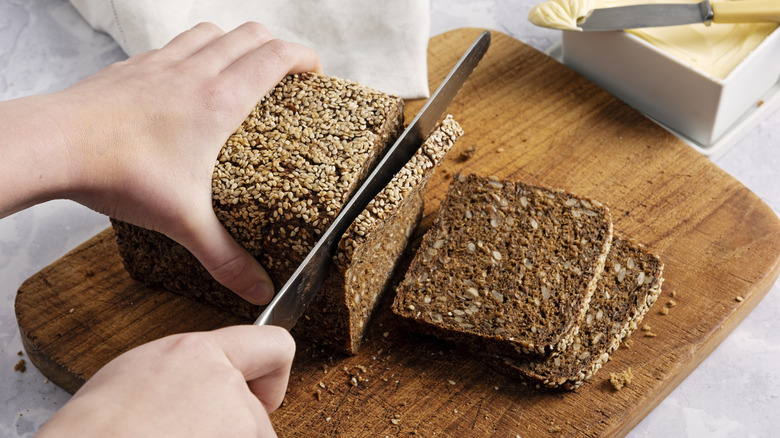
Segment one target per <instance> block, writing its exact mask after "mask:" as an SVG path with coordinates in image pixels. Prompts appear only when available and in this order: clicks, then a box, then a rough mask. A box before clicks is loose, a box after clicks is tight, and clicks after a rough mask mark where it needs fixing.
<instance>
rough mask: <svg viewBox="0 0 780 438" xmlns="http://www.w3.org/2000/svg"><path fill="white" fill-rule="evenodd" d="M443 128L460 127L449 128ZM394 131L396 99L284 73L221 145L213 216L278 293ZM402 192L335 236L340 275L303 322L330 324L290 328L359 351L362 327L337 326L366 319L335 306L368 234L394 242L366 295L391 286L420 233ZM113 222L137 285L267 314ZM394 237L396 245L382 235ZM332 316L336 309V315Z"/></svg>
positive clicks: (252, 314) (175, 249)
mask: <svg viewBox="0 0 780 438" xmlns="http://www.w3.org/2000/svg"><path fill="white" fill-rule="evenodd" d="M448 123H449V125H448V126H451V125H453V124H454V125H455V126H457V123H455V122H454V121H450V122H448ZM401 129H403V101H402V100H401V99H399V98H396V97H393V96H388V95H386V94H384V93H381V92H378V91H375V90H372V89H370V88H367V87H364V86H361V85H359V84H357V83H354V82H350V81H346V80H342V79H336V78H330V77H325V76H319V75H314V74H300V75H292V76H289V77H287V78H285V79H284V80H283V81H282V82H281V83H280V84H279V85H278V86H277V87H276V88H275V89H274V90H272V91H271V92H270V93H269V94H268V95H267V96H266V97H265V98H264V99H263V100H262V101H261V102H260V103H259V104H258V105H257V107H256V108H255V109H254V110H253V111H252V113H251V114H250V116H249V117H248V118H247V119H246V120H245V121H244V123H243V124H242V125H241V127H240V128H239V129H238V130H237V131H236V132H235V133H234V134H233V135H232V136H231V137H230V138H229V139H228V141H227V142H226V144H225V146H224V147H223V148H222V151H221V152H220V155H219V158H218V161H217V164H216V166H215V169H214V174H213V179H212V194H213V205H214V210H215V212H216V214H217V217H218V218H219V219H220V221H221V222H222V223H223V224H224V225H225V227H226V228H227V229H228V230H229V231H230V233H231V235H233V237H234V238H236V240H237V241H238V242H239V243H241V244H242V245H243V246H244V247H245V248H247V249H248V250H249V252H250V253H251V254H253V255H254V256H255V257H256V258H257V259H258V260H259V261H260V263H261V264H263V266H265V267H266V270H267V271H268V272H269V274H270V276H271V278H272V279H273V281H274V284H275V285H276V287H277V288H278V287H280V286H281V285H282V284H284V282H285V281H286V280H287V278H289V276H290V275H291V274H292V272H293V271H294V269H295V268H296V267H297V265H298V264H299V263H300V262H301V261H302V260H303V258H304V257H305V256H306V254H307V253H308V251H309V250H310V249H311V248H312V247H313V246H314V243H315V242H316V240H317V239H318V236H319V235H320V234H321V233H322V231H324V230H325V229H326V228H327V226H328V225H330V223H331V222H332V220H333V219H334V218H335V216H336V215H337V213H338V211H339V210H340V209H341V207H342V206H343V205H344V204H345V203H346V201H347V200H348V198H349V197H350V196H351V194H352V193H353V192H354V190H355V189H356V188H357V186H358V184H359V183H360V181H362V180H363V179H364V178H365V176H366V175H367V174H368V172H369V171H370V169H371V168H372V167H373V166H374V165H375V164H376V162H377V160H378V157H379V156H381V154H382V153H383V152H384V150H385V149H386V148H387V147H388V146H389V145H390V144H392V142H393V141H394V140H395V138H396V137H397V136H398V134H399V133H400V130H401ZM458 129H460V128H459V127H458ZM455 139H456V138H455ZM455 139H453V138H452V137H447V138H446V140H447V141H444V140H445V139H441V138H440V139H439V140H441V141H440V142H439V143H431V145H430V146H429V147H430V148H434V149H436V150H444V149H448V148H449V147H451V145H452V142H454V141H455ZM445 152H446V150H445ZM421 153H422V152H421ZM442 155H443V154H442ZM418 164H419V163H418ZM436 164H438V163H436ZM409 166H413V164H412V163H410V165H409ZM432 167H433V166H428V167H426V170H422V169H416V168H412V169H411V170H410V171H409V172H410V173H420V175H421V176H424V178H418V180H417V181H416V183H417V184H418V185H419V186H418V187H416V189H417V190H418V191H419V190H422V188H423V187H424V184H425V181H427V177H428V176H429V175H430V172H431V171H432ZM426 172H427V173H426ZM404 184H412V181H410V180H402V179H399V180H398V181H396V184H395V185H393V183H391V185H392V187H391V186H388V188H387V189H386V191H387V193H385V192H383V194H380V195H379V196H378V197H377V199H378V200H380V201H381V204H377V203H375V204H373V206H371V207H369V208H373V211H372V212H371V213H370V214H369V213H366V212H364V215H362V216H361V218H358V220H356V222H355V225H353V227H352V228H351V229H350V230H349V231H348V232H347V233H345V235H344V237H343V238H342V241H341V246H342V248H343V249H342V250H341V251H340V252H339V255H337V257H336V262H337V266H341V267H342V268H343V269H342V268H340V269H334V271H333V272H332V273H331V275H330V277H329V279H328V280H327V281H326V286H325V288H324V289H327V290H328V292H327V295H328V296H329V297H330V298H328V300H329V302H327V303H324V302H322V301H320V302H319V303H315V304H314V305H312V306H311V307H310V311H308V312H307V313H306V315H305V316H306V318H307V320H310V321H326V322H327V324H326V325H324V326H323V325H321V326H319V327H318V328H317V330H309V329H307V328H306V327H307V324H306V323H305V322H303V323H302V324H299V326H301V327H300V328H299V327H296V330H297V331H298V330H300V331H303V332H306V333H311V334H313V338H314V339H315V340H321V341H322V342H323V343H326V344H329V345H331V346H334V347H335V348H336V349H338V350H342V351H345V352H348V353H355V352H356V351H357V347H358V346H359V344H360V337H361V336H362V331H357V330H345V329H344V327H352V326H353V325H362V326H365V321H363V322H362V323H359V322H355V321H357V320H359V319H362V320H365V319H367V318H368V317H370V313H371V311H370V310H361V311H360V312H356V314H353V313H350V310H348V309H345V306H344V305H339V304H338V303H346V302H347V301H348V300H350V299H353V300H354V298H353V297H352V296H351V294H352V292H351V291H352V290H354V289H355V288H354V287H350V286H349V285H348V284H347V283H348V282H347V281H346V278H347V277H345V273H346V272H347V269H346V268H344V266H347V267H349V266H352V265H353V264H354V265H359V264H360V263H361V262H362V259H361V257H365V255H364V254H363V253H362V252H360V251H359V249H361V248H362V246H363V245H366V242H368V243H369V244H370V243H371V241H370V240H368V237H367V236H369V237H370V236H371V235H372V233H373V234H374V236H373V239H375V240H376V241H378V242H383V241H384V240H387V239H392V244H387V245H384V246H383V245H381V244H376V243H375V244H374V247H376V248H378V251H386V252H385V253H383V257H384V259H383V260H384V261H385V263H384V264H383V265H382V266H375V269H374V274H375V276H376V277H377V278H378V279H377V280H375V281H374V282H372V284H371V287H374V288H378V287H379V285H382V286H384V282H385V281H386V279H383V278H384V277H388V278H389V276H390V274H391V272H392V269H393V267H394V266H395V259H397V257H398V256H399V255H400V253H401V251H402V250H403V248H404V247H405V246H406V243H407V239H406V238H396V236H405V235H406V234H407V231H406V230H408V229H410V228H413V227H414V226H416V223H417V221H418V220H419V215H420V211H421V209H422V202H421V196H420V195H419V194H418V192H416V191H414V190H406V189H404V190H402V188H405V187H406V186H404ZM391 199H392V202H390V200H391ZM375 202H379V201H377V200H375ZM112 223H113V225H114V229H115V231H116V235H117V242H118V244H119V250H120V254H121V255H122V258H123V260H124V264H125V267H126V268H127V270H128V271H129V272H130V274H131V276H133V277H134V278H136V279H138V280H142V281H145V282H150V283H158V284H161V285H163V286H164V287H165V288H167V289H169V290H171V291H174V292H177V293H181V294H183V295H186V296H189V297H192V298H194V299H197V300H202V301H206V302H209V303H212V304H215V305H218V306H221V307H224V308H227V309H229V310H230V311H232V312H234V313H236V314H238V315H240V316H243V317H246V318H247V319H254V318H256V317H257V316H258V315H259V313H260V312H261V311H262V307H259V306H254V305H251V304H249V303H248V302H245V301H244V300H242V299H241V298H239V297H238V296H236V295H235V294H233V293H232V292H230V291H228V290H227V289H225V288H224V287H222V286H221V285H219V284H218V283H217V282H216V281H214V280H213V279H212V278H211V277H210V275H209V274H208V273H207V272H206V270H205V269H204V268H203V267H202V266H201V265H200V263H198V262H197V260H196V259H195V258H194V257H193V256H192V255H191V254H190V253H189V252H188V251H187V250H186V249H185V248H183V247H181V246H180V245H178V244H176V243H175V242H173V241H172V240H170V239H168V238H167V237H165V236H164V235H162V234H159V233H156V232H153V231H149V230H145V229H142V228H140V227H136V226H133V225H129V224H126V223H123V222H120V221H117V220H113V219H112ZM397 230H403V232H398V231H397ZM360 233H362V234H363V235H360ZM391 234H392V236H393V237H388V236H390V235H391ZM383 236H384V237H383ZM383 239H384V240H383ZM399 248H400V249H399ZM391 262H392V263H391ZM339 263H340V265H339ZM364 294H365V295H371V298H372V299H370V300H369V299H367V300H366V301H367V302H370V301H372V300H374V301H375V300H376V299H377V298H378V296H379V295H380V294H381V290H374V291H373V292H372V293H368V292H364ZM320 295H322V294H320ZM318 304H319V305H318ZM339 306H340V307H339ZM369 307H370V306H369ZM336 308H339V309H340V310H338V311H335V310H333V309H336ZM319 314H322V315H327V317H322V316H320V315H319ZM358 314H359V315H358ZM334 318H341V319H343V320H334Z"/></svg>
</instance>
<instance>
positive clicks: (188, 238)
mask: <svg viewBox="0 0 780 438" xmlns="http://www.w3.org/2000/svg"><path fill="white" fill-rule="evenodd" d="M189 219H190V222H191V223H190V224H189V225H188V229H189V231H187V232H185V233H184V235H183V236H171V237H172V238H173V239H174V240H176V241H178V242H179V243H181V244H182V245H184V246H185V247H186V248H187V249H188V250H190V252H192V254H193V255H194V256H195V257H196V258H197V259H198V261H200V263H201V264H202V265H203V267H204V268H206V270H207V271H209V273H210V274H211V276H212V277H214V279H215V280H216V281H217V282H219V283H220V284H222V285H223V286H225V287H227V288H228V289H230V290H232V291H233V292H235V293H237V294H238V295H239V296H241V297H242V298H244V299H245V300H247V301H249V302H250V303H253V304H268V302H269V301H271V298H272V297H273V289H274V286H273V282H272V281H271V278H270V277H269V276H268V273H267V272H266V271H265V269H263V267H262V266H261V265H260V263H258V262H257V260H256V259H255V258H254V257H252V255H251V254H249V253H248V252H247V251H246V250H245V249H244V248H243V247H242V246H241V245H239V244H238V242H236V240H235V239H233V236H231V235H230V233H228V231H227V230H226V229H225V227H224V226H223V225H222V223H220V222H219V219H217V217H216V215H215V214H214V213H213V211H209V212H205V213H204V214H203V218H202V219H200V220H197V219H195V217H194V215H193V216H190V218H189Z"/></svg>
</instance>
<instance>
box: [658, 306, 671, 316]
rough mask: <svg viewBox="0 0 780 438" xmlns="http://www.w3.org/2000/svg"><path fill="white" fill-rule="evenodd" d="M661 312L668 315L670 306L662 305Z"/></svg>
mask: <svg viewBox="0 0 780 438" xmlns="http://www.w3.org/2000/svg"><path fill="white" fill-rule="evenodd" d="M659 313H660V314H661V315H668V314H669V308H668V307H661V311H660V312H659Z"/></svg>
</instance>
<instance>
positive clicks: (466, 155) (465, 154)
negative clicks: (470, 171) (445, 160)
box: [457, 146, 477, 163]
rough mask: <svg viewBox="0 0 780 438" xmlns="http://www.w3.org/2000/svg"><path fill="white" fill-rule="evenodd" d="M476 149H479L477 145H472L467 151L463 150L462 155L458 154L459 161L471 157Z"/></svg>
mask: <svg viewBox="0 0 780 438" xmlns="http://www.w3.org/2000/svg"><path fill="white" fill-rule="evenodd" d="M476 150H477V148H476V146H470V147H468V148H466V150H465V151H463V152H461V153H460V155H458V158H457V161H458V162H459V163H462V162H464V161H467V160H468V159H469V158H471V157H473V156H474V152H476Z"/></svg>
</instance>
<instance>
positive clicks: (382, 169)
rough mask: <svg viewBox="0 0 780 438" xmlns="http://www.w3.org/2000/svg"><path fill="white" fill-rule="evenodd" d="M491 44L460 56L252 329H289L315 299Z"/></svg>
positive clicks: (479, 42)
mask: <svg viewBox="0 0 780 438" xmlns="http://www.w3.org/2000/svg"><path fill="white" fill-rule="evenodd" d="M489 46H490V32H489V31H484V32H483V33H482V34H481V35H480V36H479V37H478V38H477V39H476V40H475V41H474V43H473V44H472V45H471V47H470V48H469V49H468V50H467V51H466V53H465V54H464V55H463V56H462V57H461V58H460V60H459V61H458V63H457V64H456V65H455V67H454V68H453V69H452V71H450V73H449V74H448V75H447V77H446V78H444V81H442V83H441V84H440V85H439V87H438V88H437V89H436V91H435V92H434V93H433V95H432V96H431V97H430V99H428V101H427V102H426V103H425V105H424V106H423V108H422V109H421V110H420V112H419V113H418V114H417V116H415V118H414V119H413V120H412V122H411V123H410V124H409V126H408V127H407V128H406V129H405V130H404V132H403V133H401V135H400V136H399V137H398V140H396V142H395V143H394V144H393V145H392V146H391V147H390V149H389V150H388V151H387V153H385V155H384V157H383V158H382V160H381V161H380V162H379V164H377V166H376V167H375V168H374V170H373V171H372V172H371V173H370V174H369V176H368V177H367V178H366V180H365V181H364V182H363V184H361V185H360V187H359V188H358V189H357V190H356V191H355V193H354V194H353V195H352V197H351V198H350V200H349V202H347V204H346V205H345V206H344V207H343V208H342V209H341V211H340V212H339V214H338V215H337V216H336V219H334V220H333V223H331V225H330V226H329V227H328V228H327V229H326V230H325V232H324V233H323V234H322V236H321V237H320V239H319V240H318V241H317V243H316V244H315V245H314V248H312V250H311V251H310V252H309V254H308V255H307V256H306V258H304V260H303V262H302V263H301V264H300V266H298V268H297V269H296V270H295V272H294V273H293V274H292V276H290V278H289V279H288V280H287V282H286V283H285V284H284V285H283V286H282V288H281V289H279V292H277V293H276V296H275V297H274V299H273V300H271V303H270V304H268V306H266V308H265V309H264V310H263V312H262V313H261V314H260V317H259V318H257V320H256V321H255V325H276V326H281V327H284V328H286V329H287V330H291V329H292V328H293V327H294V326H295V323H296V322H297V321H298V319H299V318H300V317H301V315H303V312H304V311H305V310H306V307H307V306H308V305H309V304H310V303H311V301H312V300H313V299H314V297H315V295H316V294H317V292H318V291H319V289H320V286H321V285H322V282H323V281H324V280H325V277H326V275H327V273H328V267H329V266H330V263H331V261H332V259H333V256H334V255H335V254H336V251H337V250H338V244H339V241H340V240H341V237H342V235H343V234H344V232H346V231H347V229H348V228H349V226H350V225H351V224H352V222H353V221H354V220H355V218H357V217H358V215H359V214H360V213H361V212H362V211H363V210H364V209H365V208H366V206H368V204H369V202H371V200H372V199H374V197H375V196H376V195H377V194H378V193H379V192H380V191H382V189H383V188H384V187H385V186H387V184H388V183H389V182H390V180H392V179H393V176H394V175H395V174H396V173H398V171H399V170H401V168H403V167H404V165H405V164H406V163H407V162H408V161H409V159H411V158H412V156H413V155H414V154H415V152H416V151H417V149H419V147H420V145H422V143H423V141H424V140H425V137H427V136H428V134H430V133H431V131H433V128H434V127H435V126H436V124H437V123H438V122H439V119H440V118H441V116H442V115H444V113H445V111H446V110H447V107H448V106H449V104H450V103H451V102H452V100H453V99H454V98H455V95H457V94H458V91H460V89H461V87H462V86H463V84H464V83H465V82H466V79H468V77H469V76H470V75H471V73H472V72H473V71H474V69H475V68H476V67H477V64H479V61H480V60H481V59H482V57H483V56H484V54H485V52H487V49H488V47H489Z"/></svg>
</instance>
